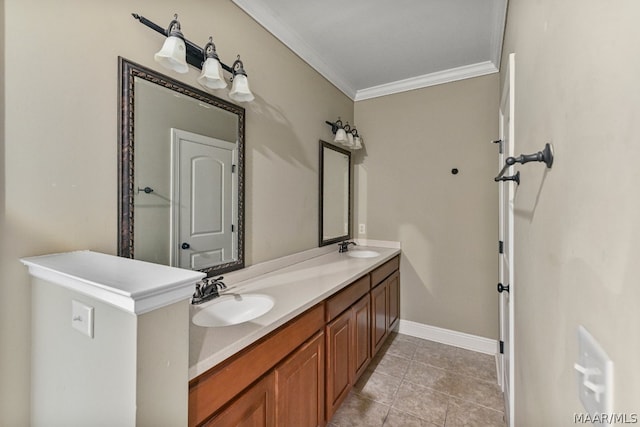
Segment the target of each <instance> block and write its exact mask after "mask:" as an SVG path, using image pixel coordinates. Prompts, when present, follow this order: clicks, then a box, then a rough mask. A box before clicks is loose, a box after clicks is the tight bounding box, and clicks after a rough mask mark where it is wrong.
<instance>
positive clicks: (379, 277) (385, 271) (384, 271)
mask: <svg viewBox="0 0 640 427" xmlns="http://www.w3.org/2000/svg"><path fill="white" fill-rule="evenodd" d="M399 267H400V257H399V256H397V257H395V258H393V259H391V260H389V261H387V262H385V263H384V264H382V265H381V266H380V267H378V268H376V269H375V270H373V271H372V272H371V287H372V288H373V287H375V286H376V285H377V284H379V283H380V282H382V281H383V280H384V279H386V278H387V277H389V276H390V275H391V273H393V272H394V271H396V270H397V269H398V268H399Z"/></svg>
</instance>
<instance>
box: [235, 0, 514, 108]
mask: <svg viewBox="0 0 640 427" xmlns="http://www.w3.org/2000/svg"><path fill="white" fill-rule="evenodd" d="M232 1H233V3H234V4H235V5H236V6H238V7H239V8H240V9H242V10H243V11H244V12H245V13H246V14H247V15H249V16H250V17H251V18H253V19H254V20H255V21H256V22H257V23H258V24H260V25H261V26H262V27H264V28H265V29H266V30H267V31H268V32H270V33H271V34H272V35H273V36H274V37H276V38H277V39H278V40H280V41H281V42H282V43H283V44H284V45H285V46H287V47H288V48H289V49H291V51H293V53H295V54H296V55H298V56H299V57H300V58H301V59H302V60H303V61H305V62H306V63H307V64H309V65H310V66H311V67H312V68H313V69H315V70H316V71H317V72H318V73H320V75H322V76H323V77H324V78H325V79H327V80H328V81H329V82H330V83H331V84H333V85H334V86H335V87H336V88H338V90H340V91H341V92H343V93H344V94H345V95H346V96H348V97H349V98H350V99H352V100H353V101H362V100H365V99H371V98H377V97H380V96H385V95H392V94H395V93H400V92H406V91H409V90H413V89H420V88H424V87H429V86H435V85H439V84H443V83H450V82H455V81H458V80H463V79H468V78H472V77H480V76H484V75H487V74H492V73H497V72H498V71H499V69H500V58H501V55H502V42H503V37H504V23H505V19H506V13H507V7H506V0H494V4H493V6H494V7H493V12H494V13H493V24H494V26H493V28H494V29H495V33H494V34H493V36H492V39H491V47H490V51H491V52H490V59H491V60H490V61H485V62H479V63H476V64H470V65H464V66H461V67H457V68H451V69H448V70H442V71H437V72H434V73H430V74H424V75H421V76H416V77H411V78H408V79H404V80H398V81H395V82H391V83H385V84H382V85H378V86H372V87H369V88H365V89H360V90H356V88H355V87H354V86H353V85H352V84H351V83H349V82H347V81H346V80H345V79H344V78H343V77H342V76H341V75H340V74H339V73H338V72H336V71H334V70H333V69H332V67H330V66H329V65H328V64H327V63H326V62H325V61H324V60H323V59H322V55H321V54H320V53H318V52H317V51H316V50H315V49H313V48H312V47H311V46H309V44H308V43H307V42H305V41H304V40H303V39H302V38H300V37H299V36H298V34H297V33H296V32H295V31H293V30H292V29H291V27H289V26H287V25H285V24H284V23H283V22H282V21H281V20H280V19H278V17H277V16H275V15H274V14H273V12H272V11H271V10H270V9H269V8H268V7H265V6H263V4H262V3H261V2H256V1H252V0H232Z"/></svg>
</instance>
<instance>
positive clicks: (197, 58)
mask: <svg viewBox="0 0 640 427" xmlns="http://www.w3.org/2000/svg"><path fill="white" fill-rule="evenodd" d="M131 15H132V16H133V17H134V18H135V19H137V20H138V21H140V23H141V24H143V25H146V26H147V27H149V28H151V29H152V30H154V31H156V32H158V33H160V34H162V35H163V36H165V37H168V36H169V35H170V32H171V29H172V27H173V25H174V23H175V22H177V21H176V20H175V19H174V20H173V21H171V23H170V24H169V28H168V29H164V28H162V27H161V26H159V25H158V24H156V23H154V22H153V21H150V20H148V19H147V18H145V17H144V16H141V15H138V14H137V13H132V14H131ZM178 30H180V27H179V25H178ZM183 40H184V44H185V46H186V48H187V54H186V60H187V63H188V64H189V65H192V66H194V67H195V68H197V69H198V70H202V63H203V58H204V57H205V56H204V55H205V51H204V49H202V48H201V47H199V46H198V45H197V44H195V43H193V42H191V41H189V40H187V39H185V38H184V37H183ZM220 65H221V66H222V68H223V69H224V70H226V71H228V72H229V73H231V74H233V68H231V67H229V66H228V65H227V64H225V63H223V62H222V61H220ZM245 74H246V73H245Z"/></svg>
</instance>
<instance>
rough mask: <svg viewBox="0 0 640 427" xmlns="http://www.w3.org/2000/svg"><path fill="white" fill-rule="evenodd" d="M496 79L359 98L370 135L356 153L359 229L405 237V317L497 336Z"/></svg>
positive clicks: (360, 118)
mask: <svg viewBox="0 0 640 427" xmlns="http://www.w3.org/2000/svg"><path fill="white" fill-rule="evenodd" d="M498 80H499V79H498V75H497V74H493V75H490V76H485V77H479V78H474V79H470V80H465V81H460V82H456V83H450V84H446V85H439V86H433V87H429V88H425V89H420V90H414V91H410V92H404V93H401V94H396V95H390V96H385V97H381V98H376V99H371V100H366V101H360V102H356V104H355V123H356V124H357V126H358V129H362V130H363V134H364V137H365V145H366V150H365V152H356V154H355V156H354V160H355V163H356V164H357V166H356V171H355V175H356V178H355V180H356V185H357V191H356V198H357V199H356V206H357V212H356V215H355V223H356V230H357V224H358V223H366V226H367V233H366V237H368V238H371V239H381V240H399V241H401V243H402V252H403V257H402V261H401V274H402V290H401V316H402V318H403V319H406V320H411V321H414V322H419V323H423V324H427V325H432V326H438V327H441V328H446V329H452V330H455V331H460V332H466V333H470V334H474V335H479V336H483V337H488V338H498V305H497V300H498V298H497V294H496V293H495V291H494V289H495V283H496V278H497V254H496V251H497V243H496V242H497V236H498V234H497V233H498V231H497V203H498V202H497V187H496V185H495V183H494V182H493V176H494V175H495V169H496V163H497V149H496V147H495V145H493V144H491V140H492V139H495V138H496V137H497V132H498V125H497V123H498V118H497V114H498V113H497V108H498ZM453 168H458V169H459V173H458V174H457V175H453V174H452V173H451V170H452V169H453ZM359 237H365V236H359Z"/></svg>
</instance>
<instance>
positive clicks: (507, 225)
mask: <svg viewBox="0 0 640 427" xmlns="http://www.w3.org/2000/svg"><path fill="white" fill-rule="evenodd" d="M514 72H515V54H514V53H512V54H510V55H509V61H508V63H507V73H506V78H505V82H504V88H503V91H502V100H501V102H500V116H499V118H500V140H501V141H502V142H501V143H500V154H499V164H498V168H499V169H498V170H501V169H502V167H503V166H504V164H505V159H506V158H507V157H509V156H513V155H514V107H515V104H514V99H515V98H514V95H515V94H514V89H515V86H514V84H515V76H514ZM514 169H515V168H514V167H513V166H511V167H510V168H509V169H507V171H506V172H505V175H506V176H509V175H513V174H514V173H515V172H516V171H515V170H514ZM516 185H517V184H516V183H515V182H514V181H501V182H499V183H498V186H499V187H498V200H499V204H500V205H499V209H498V211H499V239H500V242H502V243H501V250H500V251H499V252H500V253H499V275H500V278H499V280H500V283H501V284H502V286H503V287H504V288H506V287H507V286H508V291H507V290H503V291H502V292H501V293H500V297H499V298H500V340H501V341H502V343H503V345H502V349H503V354H501V357H500V368H501V369H500V371H501V372H500V374H501V378H500V383H501V385H502V391H503V392H504V403H505V415H506V418H507V425H508V426H509V427H511V426H513V423H514V326H513V323H514V308H515V305H514V301H515V300H514V280H513V279H514V274H513V269H514V265H513V257H514V252H513V233H514V215H513V209H514V199H515V192H516V188H517V187H516Z"/></svg>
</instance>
